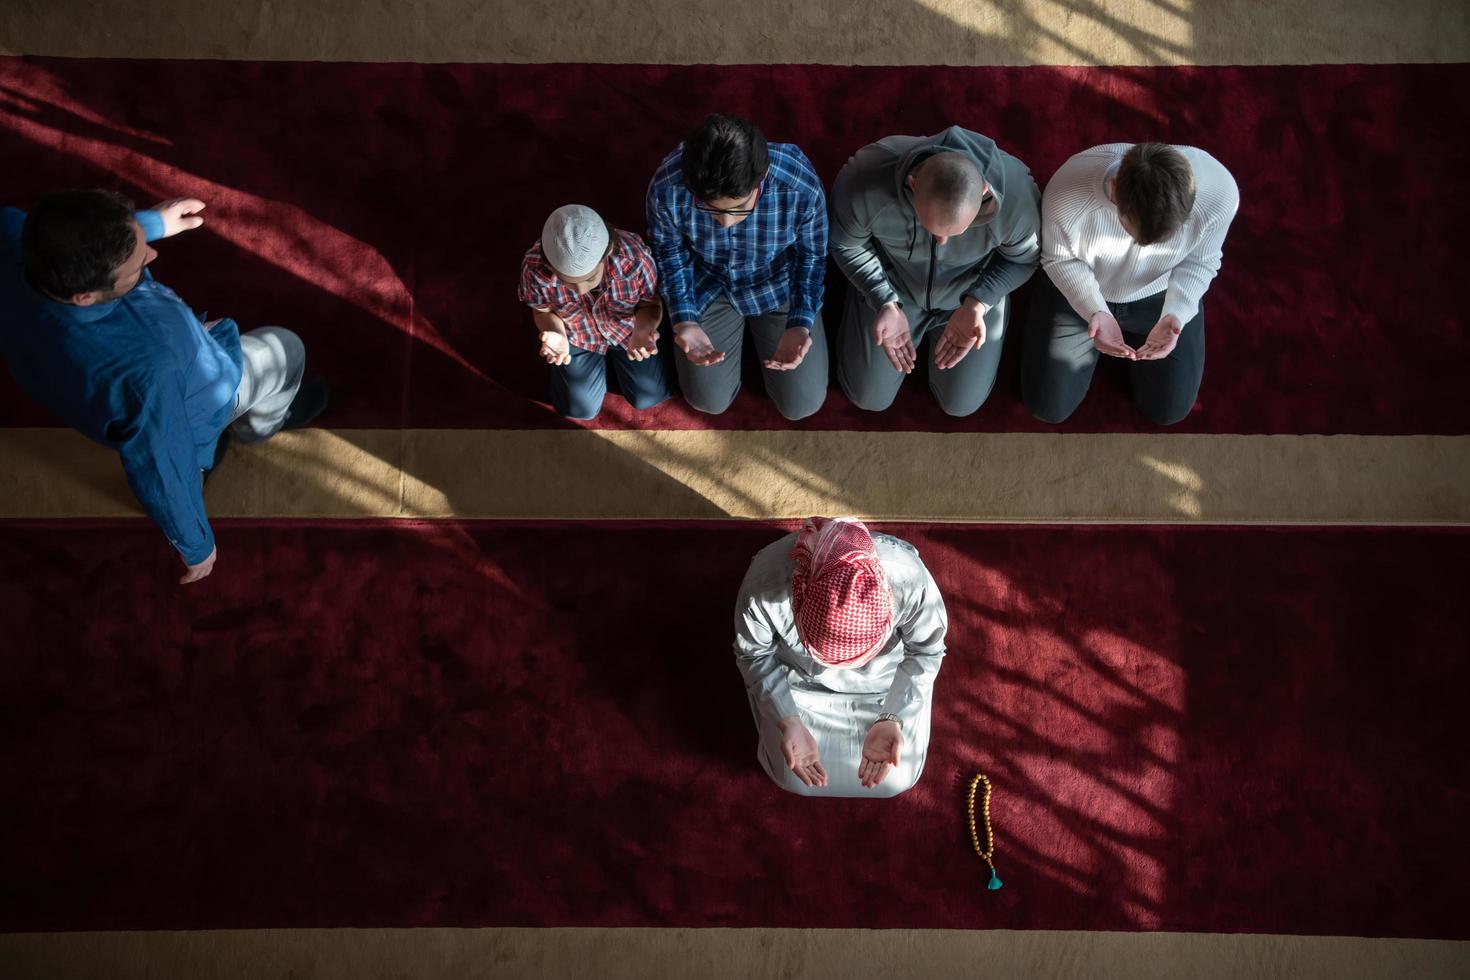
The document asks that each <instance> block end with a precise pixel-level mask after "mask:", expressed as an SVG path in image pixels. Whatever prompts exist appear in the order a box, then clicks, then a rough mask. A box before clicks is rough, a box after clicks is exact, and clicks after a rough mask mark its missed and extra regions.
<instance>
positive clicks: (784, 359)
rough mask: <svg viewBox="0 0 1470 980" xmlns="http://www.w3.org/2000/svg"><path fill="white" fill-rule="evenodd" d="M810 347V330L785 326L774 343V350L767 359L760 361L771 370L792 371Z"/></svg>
mask: <svg viewBox="0 0 1470 980" xmlns="http://www.w3.org/2000/svg"><path fill="white" fill-rule="evenodd" d="M811 349H812V332H811V331H810V330H808V329H807V328H806V327H787V328H786V332H785V333H783V334H782V335H781V342H780V343H779V344H777V345H776V352H775V353H774V354H772V355H771V359H770V360H768V361H762V362H761V363H762V364H764V365H765V366H766V367H768V368H770V369H771V370H772V371H794V370H795V369H796V368H797V367H798V366H799V365H800V364H801V361H802V358H804V357H806V352H807V351H809V350H811Z"/></svg>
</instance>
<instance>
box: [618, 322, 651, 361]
mask: <svg viewBox="0 0 1470 980" xmlns="http://www.w3.org/2000/svg"><path fill="white" fill-rule="evenodd" d="M623 349H624V350H626V351H627V352H628V358H629V359H630V360H634V361H646V360H648V359H649V358H650V357H654V356H656V355H657V354H658V324H657V323H653V324H649V325H647V326H642V327H636V326H635V327H634V328H633V332H632V333H630V334H628V339H627V340H625V341H623Z"/></svg>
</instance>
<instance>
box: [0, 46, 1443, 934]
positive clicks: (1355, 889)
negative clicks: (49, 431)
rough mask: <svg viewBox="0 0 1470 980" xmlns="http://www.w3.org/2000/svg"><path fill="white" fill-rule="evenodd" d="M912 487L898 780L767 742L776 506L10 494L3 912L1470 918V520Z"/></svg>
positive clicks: (178, 924) (1024, 923) (455, 919)
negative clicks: (943, 630) (596, 510)
mask: <svg viewBox="0 0 1470 980" xmlns="http://www.w3.org/2000/svg"><path fill="white" fill-rule="evenodd" d="M282 70H283V71H289V70H290V69H282ZM889 529H890V530H893V531H895V532H896V533H899V534H901V535H903V536H905V537H907V538H908V539H909V540H911V541H913V542H914V543H915V544H916V545H917V546H918V548H919V550H920V553H921V554H922V555H923V557H924V559H925V560H926V562H927V563H928V564H929V566H930V568H931V569H932V570H933V571H934V573H935V575H936V577H937V579H938V581H939V584H940V587H941V589H942V590H943V592H944V595H945V596H946V599H947V602H948V606H949V612H950V617H951V631H950V635H949V651H950V652H949V656H948V658H947V660H946V662H945V665H944V668H943V670H942V672H941V674H940V677H939V682H938V686H937V693H936V699H935V715H934V718H935V724H934V736H933V745H932V748H931V752H930V756H929V761H928V767H927V769H926V771H925V773H924V776H923V779H922V780H921V782H920V784H919V785H918V787H917V788H916V789H915V790H914V791H913V792H911V793H910V794H908V795H906V796H904V797H900V798H898V799H897V800H894V801H889V802H884V803H872V802H863V801H806V800H800V799H797V798H795V797H791V796H788V795H786V794H784V793H782V792H781V791H780V790H778V789H777V788H776V787H774V786H773V785H771V784H770V783H769V782H768V781H767V779H766V777H765V776H764V774H763V773H761V772H760V770H759V768H758V766H757V764H756V761H755V758H754V748H755V735H754V731H753V727H752V724H751V720H750V716H749V713H748V710H747V707H746V703H745V696H744V693H743V691H742V690H741V681H740V677H739V674H738V673H737V671H736V669H735V665H734V663H733V657H732V654H731V651H730V641H731V607H732V602H733V596H734V595H735V592H736V587H737V585H738V582H739V579H740V576H741V574H742V572H743V569H744V566H745V564H746V562H747V560H748V559H749V557H750V555H751V554H753V553H754V552H755V551H756V550H757V549H758V548H759V547H761V546H762V545H763V544H765V543H766V542H768V541H770V540H771V539H772V538H773V537H774V536H775V535H777V534H779V533H781V528H778V527H776V526H771V525H766V526H762V525H753V524H735V523H730V524H718V523H717V524H698V523H696V524H689V525H686V526H679V527H668V526H641V525H628V524H597V523H590V524H543V525H518V524H505V523H442V524H436V523H426V524H396V525H393V524H325V525H323V524H312V523H294V524H293V523H283V522H258V523H250V522H221V526H220V528H219V539H220V549H221V552H222V553H224V554H228V555H229V562H230V570H229V574H227V575H225V574H219V575H216V576H214V577H213V578H211V579H209V580H208V581H206V582H204V583H202V584H200V585H198V586H195V587H191V588H190V589H188V590H184V591H182V592H179V591H175V590H172V589H168V588H160V587H159V584H158V583H160V582H165V581H167V580H168V576H169V575H170V574H172V573H177V568H176V567H175V564H176V561H175V559H174V558H173V557H172V556H171V555H169V554H167V553H166V551H165V549H163V548H160V547H159V543H158V539H157V532H156V531H154V530H153V529H152V528H150V527H147V526H145V525H143V524H141V523H116V524H115V523H85V522H71V523H67V524H56V523H18V524H17V523H12V524H9V525H6V526H4V527H3V529H0V530H3V534H0V621H3V622H4V623H5V640H4V647H5V653H4V656H3V657H0V825H3V826H4V827H5V833H4V834H3V835H0V882H3V883H4V884H3V887H0V929H3V930H52V929H161V928H172V929H199V928H206V927H229V928H244V927H258V926H428V925H457V926H489V925H579V926H594V925H596V926H632V925H646V926H675V925H686V926H715V925H721V926H833V927H838V926H842V927H890V926H891V927H963V928H1068V929H1077V928H1080V929H1123V930H1137V929H1169V930H1208V931H1227V932H1228V931H1250V932H1277V933H1295V934H1317V935H1339V934H1347V935H1370V936H1406V937H1441V938H1459V939H1464V938H1467V937H1470V928H1467V920H1466V917H1465V915H1464V914H1463V906H1462V905H1461V891H1462V888H1463V883H1464V882H1465V880H1466V879H1467V877H1470V852H1467V850H1466V848H1465V847H1464V846H1463V839H1462V838H1463V833H1464V828H1465V827H1466V826H1467V825H1470V791H1467V787H1470V778H1467V777H1470V771H1467V769H1470V763H1467V760H1466V755H1465V753H1464V751H1463V750H1464V745H1465V722H1464V710H1463V698H1464V691H1465V690H1466V688H1467V684H1470V660H1467V658H1466V656H1465V653H1466V650H1467V649H1470V606H1467V604H1466V603H1465V602H1464V601H1463V599H1464V594H1463V588H1459V589H1457V588H1454V587H1447V584H1452V583H1454V582H1461V583H1463V581H1464V569H1465V568H1466V567H1467V565H1470V534H1467V533H1466V532H1463V531H1454V530H1418V529H1348V528H1334V529H1322V528H1316V529H1306V528H1300V529H1265V528H1202V527H1077V526H1072V527H1014V526H1013V527H989V528H984V527H972V526H959V525H935V526H924V525H915V526H906V527H898V526H894V527H891V528H889ZM140 556H153V557H151V558H150V557H142V558H141V562H140ZM673 583H679V584H678V586H677V588H675V587H674V584H673ZM977 770H983V771H985V772H986V773H987V774H988V775H989V776H990V777H991V779H992V780H993V781H994V783H995V786H996V792H997V795H996V799H995V803H994V808H993V810H994V816H995V821H996V832H997V842H998V844H997V861H998V864H999V867H1000V872H1001V875H1002V877H1003V878H1004V879H1005V883H1006V884H1005V888H1004V889H1003V890H1001V891H999V892H987V891H986V890H985V889H984V880H985V872H984V868H983V866H982V865H980V863H979V862H978V861H977V860H976V859H975V857H974V855H973V854H972V853H970V850H969V841H968V837H967V835H966V832H965V829H964V823H963V815H962V800H963V794H964V788H965V785H966V782H967V780H968V778H969V777H970V775H971V774H972V773H973V772H975V771H977Z"/></svg>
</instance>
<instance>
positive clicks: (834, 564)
mask: <svg viewBox="0 0 1470 980" xmlns="http://www.w3.org/2000/svg"><path fill="white" fill-rule="evenodd" d="M791 559H792V561H794V562H795V563H796V565H795V567H794V568H793V569H792V572H791V608H792V611H793V612H794V613H795V615H796V632H797V634H798V635H799V636H800V637H801V642H802V644H803V645H804V646H805V647H806V648H807V650H809V651H811V654H812V656H813V657H815V658H816V659H817V660H819V661H821V662H822V663H824V664H826V665H827V666H829V667H842V668H847V669H852V668H855V667H861V666H862V665H863V664H865V663H867V662H868V661H869V660H872V659H873V658H874V657H875V656H877V655H878V651H880V650H882V649H883V646H884V644H885V643H887V642H888V635H889V634H890V633H892V632H893V594H892V592H890V591H889V588H888V576H887V575H886V574H885V573H884V571H883V562H882V561H881V560H879V558H878V549H877V548H876V547H875V546H874V544H873V536H872V535H871V534H869V533H868V529H867V528H866V527H865V526H863V524H862V522H861V521H850V520H842V519H831V520H829V519H827V518H825V517H811V518H808V519H807V521H806V523H805V524H803V525H802V528H801V533H800V534H798V535H797V536H796V547H794V548H792V549H791Z"/></svg>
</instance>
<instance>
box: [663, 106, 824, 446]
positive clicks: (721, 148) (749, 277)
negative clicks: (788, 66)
mask: <svg viewBox="0 0 1470 980" xmlns="http://www.w3.org/2000/svg"><path fill="white" fill-rule="evenodd" d="M647 203H648V228H649V235H650V238H651V239H652V242H653V254H654V258H655V259H656V260H657V262H658V273H659V281H660V285H661V286H662V288H663V293H664V299H665V300H666V301H667V305H668V308H669V319H670V322H672V323H673V325H674V343H675V346H676V347H677V348H678V350H677V351H676V352H675V355H674V363H675V366H676V367H677V369H678V372H679V384H680V386H681V387H682V388H683V389H684V397H685V399H686V400H687V401H688V402H689V404H690V405H692V406H694V407H695V408H696V409H698V410H699V411H701V412H708V413H710V414H711V415H718V414H720V413H721V412H723V411H724V410H725V409H727V408H729V407H730V403H731V402H732V401H734V400H735V394H736V392H738V391H739V390H740V353H741V347H742V342H743V340H744V335H745V328H746V327H747V326H749V327H750V332H751V336H752V337H753V338H754V339H755V345H756V350H757V351H758V352H759V354H760V358H761V364H762V366H763V368H764V376H765V382H766V392H767V394H769V395H770V396H771V400H772V401H773V402H775V404H776V408H777V409H778V410H779V411H780V412H781V414H782V415H784V416H786V418H788V419H793V420H794V419H801V418H806V417H807V416H808V415H811V414H812V413H813V412H815V411H816V410H817V409H819V408H821V407H822V402H823V401H825V400H826V398H827V339H826V337H825V336H824V335H823V332H822V290H823V281H822V280H823V276H824V275H825V273H826V269H827V203H826V195H825V194H824V193H823V192H822V182H821V181H820V180H818V179H817V175H816V172H815V171H814V170H813V169H812V165H811V162H810V161H809V160H807V158H806V155H805V154H804V153H802V152H801V150H799V149H797V148H796V147H795V146H792V145H790V144H789V143H773V144H770V145H769V146H768V145H767V144H766V138H765V136H764V135H762V134H761V131H760V130H759V129H757V128H756V127H755V126H754V125H753V124H751V123H749V122H747V121H746V120H744V119H736V118H733V117H731V116H721V115H718V114H716V115H711V116H709V117H708V118H707V119H705V121H704V122H703V123H701V124H700V126H699V128H697V129H696V130H695V131H694V132H693V133H691V134H690V135H689V137H688V139H686V140H685V141H684V142H683V144H681V145H680V146H679V148H678V149H676V150H674V152H672V153H670V154H669V155H668V156H667V157H665V158H664V162H663V164H662V165H660V167H659V169H658V172H657V173H656V174H655V175H654V178H653V181H652V183H650V184H649V185H648V202H647Z"/></svg>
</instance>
